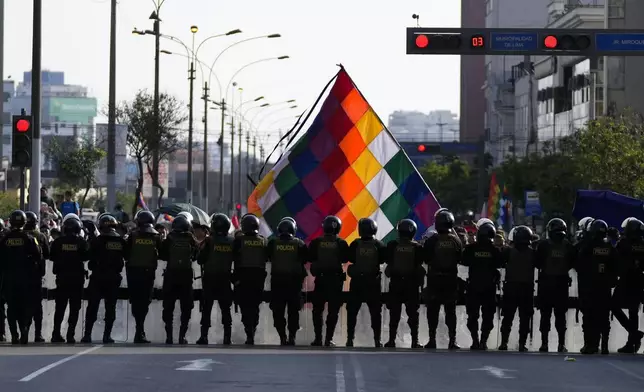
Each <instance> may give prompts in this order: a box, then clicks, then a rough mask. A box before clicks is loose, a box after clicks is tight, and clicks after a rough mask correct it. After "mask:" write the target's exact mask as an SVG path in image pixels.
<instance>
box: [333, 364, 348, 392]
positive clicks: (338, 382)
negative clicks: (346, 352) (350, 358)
mask: <svg viewBox="0 0 644 392" xmlns="http://www.w3.org/2000/svg"><path fill="white" fill-rule="evenodd" d="M346 390H347V384H346V382H345V380H344V366H343V365H342V357H341V356H339V355H338V356H337V357H335V391H336V392H346Z"/></svg>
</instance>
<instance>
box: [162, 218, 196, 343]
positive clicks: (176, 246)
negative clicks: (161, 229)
mask: <svg viewBox="0 0 644 392" xmlns="http://www.w3.org/2000/svg"><path fill="white" fill-rule="evenodd" d="M198 245H199V244H198V243H197V239H196V238H195V236H194V235H193V234H192V223H191V222H190V221H189V220H187V219H186V218H185V217H183V216H177V217H176V218H175V219H174V220H173V221H172V231H170V233H168V236H167V237H166V239H165V240H163V243H162V244H161V251H160V252H159V258H160V259H161V260H165V261H167V266H166V269H165V272H164V274H163V322H164V323H165V333H166V339H165V343H166V344H172V343H173V336H172V335H173V334H172V332H173V329H172V322H173V316H174V306H175V303H176V302H177V300H179V305H180V307H181V325H180V326H179V344H188V341H187V340H186V333H187V332H188V326H189V323H190V317H191V315H192V309H193V308H194V299H193V297H192V283H193V280H194V273H193V270H192V263H193V261H194V260H195V259H196V257H197V251H198Z"/></svg>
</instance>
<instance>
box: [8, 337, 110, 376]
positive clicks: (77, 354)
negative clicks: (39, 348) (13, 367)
mask: <svg viewBox="0 0 644 392" xmlns="http://www.w3.org/2000/svg"><path fill="white" fill-rule="evenodd" d="M102 347H103V346H102V345H99V346H94V347H92V348H88V349H87V350H83V351H81V352H79V353H76V354H74V355H71V356H69V357H66V358H63V359H61V360H60V361H56V362H54V363H51V364H49V365H47V366H45V367H42V368H40V369H38V370H36V371H35V372H33V373H31V374H29V375H27V376H25V377H23V378H21V379H20V380H19V381H20V382H29V381H31V380H33V379H34V378H36V377H38V376H40V375H42V374H43V373H46V372H48V371H50V370H51V369H53V368H55V367H58V366H60V365H62V364H64V363H65V362H69V361H71V360H72V359H76V358H78V357H80V356H83V355H85V354H89V353H91V352H93V351H96V350H99V349H101V348H102Z"/></svg>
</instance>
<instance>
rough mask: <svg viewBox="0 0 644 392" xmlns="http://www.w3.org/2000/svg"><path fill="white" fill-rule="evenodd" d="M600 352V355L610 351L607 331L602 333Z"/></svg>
mask: <svg viewBox="0 0 644 392" xmlns="http://www.w3.org/2000/svg"><path fill="white" fill-rule="evenodd" d="M601 353H602V355H608V354H610V352H609V351H608V333H603V334H602V346H601Z"/></svg>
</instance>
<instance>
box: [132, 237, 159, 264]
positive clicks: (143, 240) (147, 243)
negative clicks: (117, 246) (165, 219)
mask: <svg viewBox="0 0 644 392" xmlns="http://www.w3.org/2000/svg"><path fill="white" fill-rule="evenodd" d="M131 238H132V239H131V241H132V251H131V253H130V259H129V260H128V266H129V267H138V268H154V267H155V266H156V263H157V259H158V257H159V254H158V250H157V237H156V236H155V235H152V234H149V235H143V234H140V233H132V236H131Z"/></svg>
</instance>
